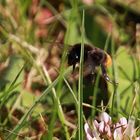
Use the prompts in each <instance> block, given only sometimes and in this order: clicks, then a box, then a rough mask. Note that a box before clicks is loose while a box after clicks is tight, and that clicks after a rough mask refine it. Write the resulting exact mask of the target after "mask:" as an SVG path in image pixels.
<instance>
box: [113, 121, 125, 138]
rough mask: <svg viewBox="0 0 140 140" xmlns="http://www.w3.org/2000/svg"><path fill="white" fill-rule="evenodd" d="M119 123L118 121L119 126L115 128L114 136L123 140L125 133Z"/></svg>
mask: <svg viewBox="0 0 140 140" xmlns="http://www.w3.org/2000/svg"><path fill="white" fill-rule="evenodd" d="M118 125H120V124H119V123H117V125H116V126H117V127H118V128H116V129H115V130H114V134H113V137H114V139H118V140H122V138H123V133H122V128H121V127H119V126H118Z"/></svg>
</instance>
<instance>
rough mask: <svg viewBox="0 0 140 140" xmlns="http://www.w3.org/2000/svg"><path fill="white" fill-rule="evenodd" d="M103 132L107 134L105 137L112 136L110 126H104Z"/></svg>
mask: <svg viewBox="0 0 140 140" xmlns="http://www.w3.org/2000/svg"><path fill="white" fill-rule="evenodd" d="M105 132H106V133H107V135H108V136H109V137H111V136H112V133H111V129H110V126H109V125H106V126H105Z"/></svg>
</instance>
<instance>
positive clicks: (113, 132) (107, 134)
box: [84, 112, 140, 140]
mask: <svg viewBox="0 0 140 140" xmlns="http://www.w3.org/2000/svg"><path fill="white" fill-rule="evenodd" d="M134 124H135V120H134V119H133V118H130V119H129V121H128V122H127V119H126V118H125V117H122V118H120V119H119V120H118V122H116V123H113V122H112V120H111V117H110V116H109V115H108V114H107V113H106V112H103V113H101V115H100V116H99V121H97V120H94V121H93V125H92V126H91V127H90V125H89V124H88V123H85V125H84V129H85V134H86V138H87V140H128V139H134V140H140V137H136V135H135V129H134Z"/></svg>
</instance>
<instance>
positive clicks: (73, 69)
mask: <svg viewBox="0 0 140 140" xmlns="http://www.w3.org/2000/svg"><path fill="white" fill-rule="evenodd" d="M74 70H75V64H74V65H73V69H72V73H74Z"/></svg>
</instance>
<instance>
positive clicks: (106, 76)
mask: <svg viewBox="0 0 140 140" xmlns="http://www.w3.org/2000/svg"><path fill="white" fill-rule="evenodd" d="M101 69H102V74H103V77H104V78H105V80H106V81H108V82H110V83H112V84H118V83H116V82H115V81H112V80H110V78H109V76H108V75H107V72H106V68H105V66H104V65H103V64H101Z"/></svg>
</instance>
